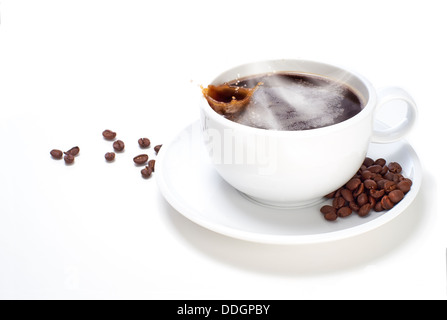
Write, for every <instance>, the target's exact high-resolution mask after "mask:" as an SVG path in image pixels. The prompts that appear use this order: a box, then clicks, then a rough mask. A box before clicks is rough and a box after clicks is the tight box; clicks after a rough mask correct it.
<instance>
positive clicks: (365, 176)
mask: <svg viewBox="0 0 447 320" xmlns="http://www.w3.org/2000/svg"><path fill="white" fill-rule="evenodd" d="M372 178H374V174H373V173H372V172H371V171H369V170H368V169H367V170H365V171H363V172H362V179H363V180H366V179H372Z"/></svg>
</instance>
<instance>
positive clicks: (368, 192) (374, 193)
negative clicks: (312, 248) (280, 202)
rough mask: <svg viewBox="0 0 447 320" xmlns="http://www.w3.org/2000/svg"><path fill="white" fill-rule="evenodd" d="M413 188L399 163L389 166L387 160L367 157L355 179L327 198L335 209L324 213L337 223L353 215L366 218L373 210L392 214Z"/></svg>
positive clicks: (323, 210)
mask: <svg viewBox="0 0 447 320" xmlns="http://www.w3.org/2000/svg"><path fill="white" fill-rule="evenodd" d="M412 184H413V182H412V181H411V179H408V178H405V177H404V176H403V175H402V167H401V165H400V164H399V163H397V162H390V163H389V164H388V165H387V164H386V160H385V159H383V158H379V159H377V160H373V159H371V158H368V157H367V158H365V160H364V161H363V164H362V166H361V167H360V169H359V170H358V171H357V173H356V174H355V175H354V177H352V178H351V179H350V180H349V181H348V182H347V183H346V184H345V185H344V186H342V187H341V188H339V189H338V190H335V191H333V192H331V193H329V194H328V195H326V198H328V199H332V205H324V206H323V207H322V208H321V210H320V211H321V213H322V214H323V215H324V218H325V219H326V220H329V221H334V220H336V219H337V217H347V216H349V215H351V213H352V212H357V214H358V215H359V216H361V217H365V216H367V215H368V214H370V212H371V211H372V210H374V211H375V212H380V211H384V210H390V209H392V208H393V207H394V206H395V205H396V204H397V203H399V202H400V201H401V200H402V199H403V198H404V197H405V194H406V193H408V192H409V191H410V189H411V186H412Z"/></svg>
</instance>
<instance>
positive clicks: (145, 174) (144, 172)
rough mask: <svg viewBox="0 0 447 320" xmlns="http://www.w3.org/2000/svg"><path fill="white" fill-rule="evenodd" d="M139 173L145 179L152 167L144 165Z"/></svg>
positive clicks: (150, 172) (150, 173) (149, 174)
mask: <svg viewBox="0 0 447 320" xmlns="http://www.w3.org/2000/svg"><path fill="white" fill-rule="evenodd" d="M141 175H142V176H143V178H145V179H147V178H149V177H150V176H151V175H152V169H151V168H150V167H148V166H147V167H145V168H144V169H143V170H141Z"/></svg>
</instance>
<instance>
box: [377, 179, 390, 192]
mask: <svg viewBox="0 0 447 320" xmlns="http://www.w3.org/2000/svg"><path fill="white" fill-rule="evenodd" d="M387 181H388V180H387V179H383V178H382V179H381V180H379V181H377V188H378V189H383V188H384V187H385V183H386V182H387Z"/></svg>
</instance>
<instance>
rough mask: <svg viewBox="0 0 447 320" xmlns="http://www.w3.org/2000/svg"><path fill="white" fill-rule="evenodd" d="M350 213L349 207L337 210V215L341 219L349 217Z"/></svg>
mask: <svg viewBox="0 0 447 320" xmlns="http://www.w3.org/2000/svg"><path fill="white" fill-rule="evenodd" d="M351 213H352V209H351V208H349V207H341V208H340V209H338V210H337V215H338V216H339V217H341V218H345V217H347V216H349V215H351Z"/></svg>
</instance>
